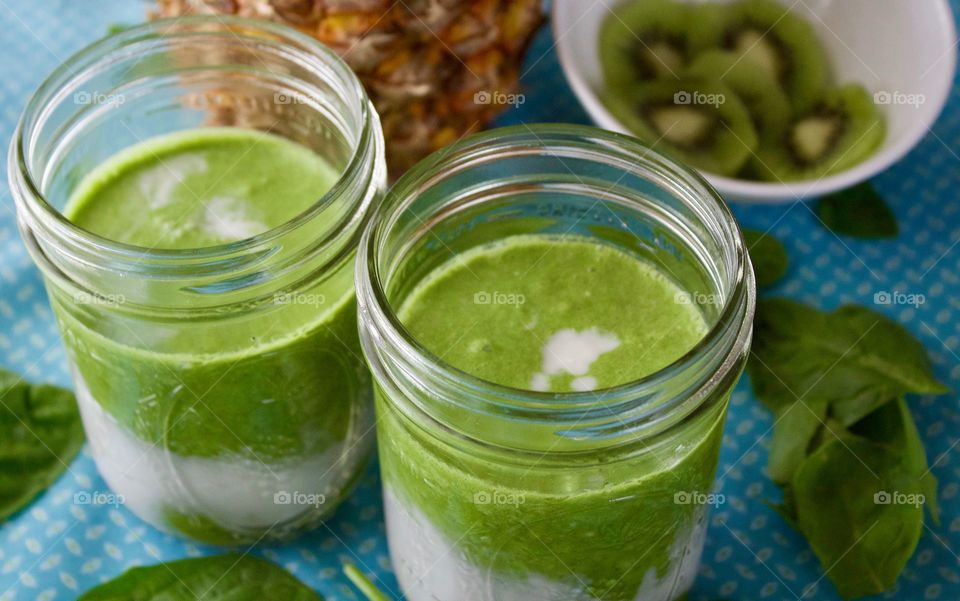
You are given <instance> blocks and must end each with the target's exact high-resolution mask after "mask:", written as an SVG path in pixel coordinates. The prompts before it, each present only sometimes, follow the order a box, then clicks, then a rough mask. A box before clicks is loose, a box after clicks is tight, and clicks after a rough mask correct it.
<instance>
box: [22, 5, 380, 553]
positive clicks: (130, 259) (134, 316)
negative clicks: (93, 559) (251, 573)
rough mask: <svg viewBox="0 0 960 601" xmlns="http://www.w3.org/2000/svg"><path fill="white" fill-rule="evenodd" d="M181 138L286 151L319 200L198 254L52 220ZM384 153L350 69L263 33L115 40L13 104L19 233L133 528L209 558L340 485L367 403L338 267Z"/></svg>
mask: <svg viewBox="0 0 960 601" xmlns="http://www.w3.org/2000/svg"><path fill="white" fill-rule="evenodd" d="M198 128H220V129H221V130H222V128H229V129H230V131H233V132H239V130H255V131H258V132H269V134H270V135H272V136H279V137H282V138H285V139H286V140H288V141H291V142H294V143H296V144H298V145H301V146H302V147H305V148H306V149H309V151H312V153H315V154H316V155H317V156H318V157H320V158H322V159H323V160H324V161H325V162H326V163H327V164H328V165H330V166H331V167H332V168H333V170H334V171H335V173H334V174H333V176H332V177H333V178H334V183H333V185H332V187H331V188H330V189H329V190H317V191H316V199H315V201H310V196H307V197H306V198H307V200H308V203H309V206H308V208H306V210H303V211H302V212H300V213H299V214H297V215H296V216H295V217H293V218H292V219H290V220H289V221H286V222H284V223H282V225H279V226H276V227H273V228H271V229H267V230H266V231H263V232H262V233H258V234H256V235H252V236H250V237H246V238H242V239H239V240H235V241H231V242H227V243H222V244H214V245H210V246H204V247H202V248H176V249H165V248H150V247H145V246H136V245H131V244H127V243H120V242H117V241H115V240H111V239H107V238H104V237H102V236H100V235H97V234H94V233H92V232H91V231H88V230H86V229H83V228H81V227H78V226H77V225H76V224H74V223H73V222H72V221H71V220H70V219H68V218H67V217H66V216H65V215H64V207H65V206H66V205H67V203H68V201H69V200H70V199H71V196H72V195H73V194H75V193H76V191H77V187H78V186H79V185H80V183H81V182H82V181H83V179H84V177H85V176H86V175H88V174H90V173H91V172H93V171H94V170H95V169H97V168H98V166H100V165H101V164H103V163H104V162H105V161H106V160H107V159H108V158H110V157H114V156H115V155H117V153H119V152H121V151H123V150H125V149H128V148H130V147H131V146H134V145H136V144H138V143H140V142H141V141H142V140H147V139H155V138H156V137H158V136H171V135H172V136H176V135H178V133H183V132H188V131H192V130H196V129H198ZM204 131H209V130H204ZM241 133H242V132H241ZM258 135H260V134H258ZM264 135H266V134H264ZM383 148H384V147H383V138H382V133H381V129H380V124H379V120H378V117H377V115H376V113H375V111H374V109H373V108H372V106H371V103H370V101H369V100H368V99H367V96H366V94H365V93H364V91H363V88H362V87H361V85H360V83H359V82H358V80H357V78H356V77H355V76H354V75H353V73H352V72H351V71H350V70H349V68H348V67H347V66H346V65H345V64H344V63H343V62H342V61H341V60H340V59H339V58H337V56H336V55H335V54H334V53H333V52H331V51H330V50H328V49H327V48H325V47H323V46H322V45H320V44H318V43H317V42H315V41H314V40H312V39H311V38H309V37H307V36H304V35H302V34H299V33H297V32H295V31H293V30H291V29H287V28H284V27H282V26H278V25H274V24H270V23H266V22H262V21H252V20H243V19H236V18H223V17H216V18H214V17H191V18H184V19H178V20H175V21H156V22H152V23H149V24H146V25H143V26H139V27H136V28H133V29H130V30H128V31H125V32H123V33H120V34H118V35H114V36H111V37H108V38H106V39H104V40H101V41H99V42H97V43H95V44H93V45H92V46H89V47H88V48H86V49H84V50H82V51H81V52H79V53H78V54H76V55H75V56H73V57H72V58H70V59H69V60H68V61H67V62H66V63H65V64H63V65H62V66H61V67H60V68H58V69H57V70H56V71H55V72H54V73H53V74H52V75H50V77H49V78H48V79H47V80H46V81H45V82H44V83H43V84H42V85H41V86H40V88H39V90H38V91H37V92H36V94H35V95H34V96H33V97H32V99H31V100H30V101H29V104H28V106H27V107H26V110H25V112H24V114H23V117H22V119H21V121H20V124H19V126H18V128H17V130H16V134H15V136H14V138H13V142H12V145H11V150H10V153H9V157H10V159H9V179H10V182H11V186H12V189H13V194H14V197H15V199H16V208H17V215H18V221H19V226H20V230H21V233H22V236H23V239H24V241H25V243H26V246H27V248H28V250H29V252H30V254H31V256H32V257H33V259H34V261H35V262H36V264H37V265H38V266H39V267H40V270H41V271H42V272H43V276H44V279H45V283H46V287H47V291H48V294H49V297H50V303H51V305H52V308H53V312H54V314H55V316H56V319H57V323H58V326H59V329H60V333H61V335H62V337H63V341H64V343H65V345H66V348H67V355H68V357H69V367H70V370H71V372H72V377H73V382H74V386H75V390H76V396H77V401H78V403H79V406H80V412H81V415H82V419H83V423H84V427H85V429H86V433H87V438H88V440H89V442H90V448H91V451H92V455H93V458H94V459H95V461H96V464H97V467H98V469H99V471H100V473H101V475H102V476H103V478H104V479H105V480H106V482H107V484H108V485H109V486H110V488H111V489H113V491H114V493H116V495H117V498H118V499H119V500H120V502H122V503H123V504H125V505H126V507H128V508H129V509H130V510H132V511H133V512H134V513H136V514H137V515H139V516H140V517H142V518H143V519H144V520H146V521H147V522H149V523H151V524H153V525H155V526H157V527H159V528H161V529H164V530H167V531H171V532H174V533H179V534H183V535H187V536H190V537H193V538H195V539H198V540H200V541H204V542H210V543H223V544H227V543H239V542H254V541H260V540H269V539H277V538H286V537H288V536H290V535H292V534H294V533H296V532H298V531H301V530H303V529H306V528H309V527H311V526H315V525H317V524H318V522H319V521H320V520H322V519H323V518H324V517H325V516H326V515H328V514H329V513H330V512H331V511H332V510H333V508H334V507H336V505H337V503H338V502H340V501H341V500H342V499H343V498H344V496H345V495H346V494H347V493H348V491H349V490H350V488H351V486H352V484H353V483H354V482H355V481H356V480H357V479H358V477H359V475H360V472H361V471H362V468H363V466H364V464H365V462H366V461H367V458H368V455H369V453H370V451H371V449H372V442H373V433H372V431H371V430H372V428H373V420H372V414H373V406H372V394H371V386H370V381H369V380H370V378H369V373H368V372H367V370H366V368H365V366H364V364H363V360H362V355H361V349H360V346H359V340H358V337H357V331H356V302H355V293H354V284H353V273H354V271H353V268H354V259H355V255H356V248H357V244H358V241H359V238H360V235H361V232H362V228H363V225H364V223H365V222H366V221H367V218H368V214H369V210H370V208H371V206H372V205H373V204H375V203H376V202H378V201H379V199H380V198H381V196H382V192H383V190H384V188H385V179H386V176H385V165H384V149H383ZM222 177H232V176H231V175H230V174H228V173H224V174H222ZM308 192H309V191H308ZM153 200H154V199H153V198H148V201H149V202H147V203H145V206H144V207H143V210H144V211H149V210H150V208H149V207H148V206H146V205H152V201H153ZM147 218H149V214H148V215H147Z"/></svg>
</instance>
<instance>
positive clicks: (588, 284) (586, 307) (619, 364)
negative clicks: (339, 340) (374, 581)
mask: <svg viewBox="0 0 960 601" xmlns="http://www.w3.org/2000/svg"><path fill="white" fill-rule="evenodd" d="M689 298H690V297H689V296H688V295H686V294H684V292H683V291H682V290H681V289H680V288H679V287H678V286H677V285H676V284H675V283H674V282H673V281H672V280H671V279H670V278H669V277H668V275H666V274H663V273H661V272H660V271H658V270H657V269H656V268H655V267H653V266H652V265H650V264H648V263H646V262H644V261H641V260H639V259H638V258H636V257H634V256H631V255H628V254H626V253H624V252H622V251H620V250H618V249H616V248H613V247H611V246H608V245H604V244H601V243H597V242H593V241H590V240H588V239H586V238H580V237H577V236H546V235H543V236H534V235H529V236H514V237H511V238H507V239H505V240H503V241H501V242H498V243H496V244H491V245H487V246H481V247H479V248H475V249H473V250H471V251H469V252H466V253H463V254H461V255H459V256H456V257H454V258H453V259H451V260H449V261H448V262H447V263H446V264H444V265H442V266H441V267H439V268H437V269H436V270H435V271H433V272H432V273H431V274H430V275H429V276H427V277H426V278H425V279H424V280H423V281H422V282H421V283H420V284H419V285H418V286H417V287H416V288H415V289H414V291H413V292H412V293H411V294H410V295H409V296H408V297H407V298H406V299H405V301H404V302H403V304H402V306H401V309H400V311H399V312H398V315H399V317H400V319H401V321H402V322H403V324H404V325H405V326H406V328H407V329H408V330H409V332H410V333H411V335H412V336H413V338H414V339H416V340H417V341H419V342H420V343H421V344H422V345H423V346H424V347H426V348H427V349H428V350H430V351H431V352H433V353H434V354H436V355H437V356H438V357H439V358H440V359H441V360H443V361H444V362H446V363H449V364H450V365H452V366H453V367H456V368H458V369H460V370H462V371H464V372H468V373H470V374H472V375H474V376H478V377H481V378H483V379H485V380H488V381H490V382H494V383H497V384H501V385H506V386H510V387H514V388H520V389H525V390H538V391H542V392H569V391H594V390H600V389H604V388H609V387H613V386H617V385H620V384H624V383H627V382H630V381H633V380H636V379H639V378H642V377H644V376H646V375H649V374H651V373H653V372H655V371H658V370H660V369H662V368H664V367H666V366H668V365H669V364H671V363H673V362H674V361H675V360H677V359H678V358H680V357H681V356H683V355H684V354H686V353H687V352H688V351H690V350H691V349H692V348H693V347H694V346H695V345H696V344H697V343H698V341H700V340H701V339H702V337H703V336H704V335H705V333H706V332H707V324H706V322H705V319H704V317H703V315H702V314H701V312H700V310H699V308H698V307H697V306H696V305H694V304H691V303H690V302H689ZM599 398H600V397H599V396H598V399H599ZM724 406H725V403H718V404H717V408H715V409H712V410H711V411H709V412H708V413H707V414H706V415H704V416H701V418H699V419H698V420H697V421H696V423H695V424H693V425H692V426H690V427H689V428H687V429H686V431H684V432H683V433H682V438H680V439H677V438H676V437H673V438H669V439H662V440H659V441H651V443H650V447H649V448H648V449H646V450H645V451H644V452H643V453H639V454H635V455H634V456H631V457H629V458H623V457H622V456H620V455H615V454H614V453H612V452H611V453H610V454H609V456H608V457H607V458H605V459H601V460H599V461H597V460H595V461H593V462H590V461H587V460H583V463H582V465H576V463H577V460H576V459H571V461H572V462H573V465H571V466H567V467H563V468H558V467H555V466H550V465H548V464H549V463H550V462H549V461H546V460H544V461H541V460H539V459H538V460H533V461H532V462H530V463H529V464H523V463H522V462H514V463H517V464H516V465H512V464H511V463H509V462H508V463H504V462H502V461H498V460H496V459H494V460H490V459H488V458H487V457H484V453H486V451H485V452H484V453H479V452H470V451H464V450H462V449H461V448H459V447H458V446H457V445H455V444H454V445H446V444H441V441H442V440H445V439H444V438H443V436H439V435H438V436H437V437H436V438H434V437H432V436H427V435H425V434H424V430H423V429H421V427H419V426H418V425H417V424H416V423H413V422H412V421H411V420H410V419H409V418H407V417H406V416H404V415H403V414H401V413H400V412H399V411H398V410H397V408H396V406H395V405H393V404H392V403H390V402H388V400H387V399H384V398H383V397H382V396H381V397H380V398H378V413H379V416H380V423H379V425H378V428H379V440H380V444H381V461H382V464H383V471H384V479H385V482H386V494H385V497H386V503H387V516H388V525H389V529H390V532H389V533H390V544H391V551H392V553H391V554H392V557H393V558H394V561H395V562H396V563H398V564H399V565H397V566H396V569H397V572H398V576H399V578H400V582H401V584H402V585H403V587H404V592H405V593H406V594H407V596H408V598H410V599H411V600H412V601H420V600H427V599H433V598H436V599H443V600H446V599H454V598H456V599H460V600H461V601H474V600H477V601H480V600H486V599H491V598H493V599H497V600H498V601H499V600H508V599H548V598H549V599H564V600H580V599H584V600H593V599H604V600H613V601H620V600H634V599H665V598H668V597H669V596H670V595H674V594H679V593H680V592H683V591H684V590H685V589H686V587H688V586H689V583H690V580H691V579H692V577H693V571H694V570H695V566H696V558H697V557H698V554H699V550H698V545H702V537H703V526H704V523H703V522H704V513H705V508H704V507H703V505H702V504H697V503H692V502H689V503H685V502H683V501H684V499H687V497H682V496H681V497H677V493H680V492H686V493H704V494H705V493H707V492H709V490H710V487H711V484H712V481H713V477H714V472H715V469H716V463H717V455H718V451H719V442H720V437H721V432H722V423H723V413H724V412H723V408H724ZM475 419H476V417H475V416H472V415H468V414H467V413H466V412H463V413H462V415H461V416H459V417H458V416H457V415H455V414H453V415H446V416H445V421H447V420H448V421H449V422H450V423H458V422H461V423H463V422H469V423H475V422H473V421H471V420H475ZM491 427H500V428H502V427H504V423H503V422H502V421H501V422H498V425H496V426H491ZM508 427H512V426H508ZM492 434H493V433H491V435H492ZM480 437H481V438H486V437H485V436H484V435H483V434H482V433H481V435H480ZM492 437H493V436H491V438H492ZM525 442H526V443H528V444H529V446H528V447H526V448H539V449H541V450H542V451H543V452H544V453H545V452H549V451H555V450H557V449H562V448H565V446H566V444H567V442H568V441H567V440H565V435H564V433H562V432H559V431H556V430H542V429H541V430H533V429H531V430H530V432H529V435H528V436H527V437H526V440H525ZM490 454H491V456H492V455H494V452H493V451H490ZM537 456H538V457H540V456H543V458H544V459H546V457H545V455H543V454H542V453H541V454H538V455H537ZM696 498H699V497H696ZM678 499H679V501H678ZM404 541H408V542H404ZM410 541H412V542H410ZM450 558H455V559H450ZM431 562H439V563H440V566H439V567H437V568H436V569H435V570H429V571H428V570H426V569H425V568H426V565H425V564H427V565H428V564H430V563H431ZM443 570H448V571H451V570H452V571H453V572H455V573H456V574H457V577H456V580H457V581H458V582H456V583H455V582H452V581H449V580H447V579H445V578H444V577H443V576H441V575H440V572H442V571H443ZM424 572H427V573H429V574H431V575H430V576H423V573H424ZM465 583H469V584H465Z"/></svg>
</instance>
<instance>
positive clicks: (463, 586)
mask: <svg viewBox="0 0 960 601" xmlns="http://www.w3.org/2000/svg"><path fill="white" fill-rule="evenodd" d="M383 505H384V515H385V518H386V522H387V542H388V543H389V547H390V560H391V562H392V563H393V569H394V572H395V573H396V575H397V580H398V581H399V583H400V588H401V589H402V591H403V593H404V595H405V598H406V599H408V600H409V601H599V600H598V599H596V598H595V597H593V596H592V595H590V594H588V593H586V592H584V590H583V589H584V588H585V587H584V586H582V584H581V583H580V582H579V581H578V580H577V578H576V577H574V576H573V575H572V574H571V577H570V580H571V581H572V583H571V582H557V581H553V580H550V579H547V578H545V577H543V576H541V575H539V574H528V575H527V577H526V578H525V579H520V578H518V577H517V576H516V575H515V574H498V573H496V572H494V571H492V570H490V569H489V568H484V567H482V566H478V565H476V564H474V563H472V562H471V561H470V560H469V559H468V558H467V557H466V556H465V555H464V554H463V553H462V552H461V551H460V550H459V549H457V548H456V543H455V542H451V541H450V539H449V538H448V537H447V536H445V535H444V534H443V533H442V532H440V531H439V530H438V529H437V527H436V526H434V525H433V523H432V522H431V521H430V519H429V518H428V517H427V516H426V515H424V513H423V512H422V511H420V510H419V509H418V508H417V507H415V506H413V505H411V504H410V503H408V502H406V501H404V500H402V499H401V498H400V497H399V496H398V494H397V493H394V492H393V491H392V490H391V488H390V486H389V485H388V484H386V483H384V487H383ZM705 540H706V512H705V511H704V513H703V514H702V515H701V519H699V520H698V521H697V523H696V524H695V525H694V527H693V531H692V534H691V536H690V537H689V538H684V537H678V539H677V541H675V543H674V545H673V547H674V548H673V549H672V552H671V555H672V556H673V557H676V558H677V559H676V561H675V562H674V564H673V565H671V569H670V571H669V572H668V573H667V574H664V575H663V577H662V578H657V574H656V570H655V569H654V568H650V570H649V571H648V572H647V573H646V574H645V575H644V579H643V582H642V584H641V585H640V588H639V590H638V591H637V594H636V596H635V597H634V601H672V600H673V599H675V598H676V597H678V596H679V595H681V594H683V593H684V592H686V591H687V590H689V589H690V587H691V586H692V585H693V580H694V578H695V577H696V574H697V568H698V565H699V563H700V555H701V554H702V552H703V545H704V542H705ZM544 552H545V553H546V552H548V551H547V550H546V549H544Z"/></svg>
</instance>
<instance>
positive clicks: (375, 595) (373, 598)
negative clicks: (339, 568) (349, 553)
mask: <svg viewBox="0 0 960 601" xmlns="http://www.w3.org/2000/svg"><path fill="white" fill-rule="evenodd" d="M343 573H344V574H346V576H347V578H349V579H350V582H352V583H353V585H354V586H355V587H357V588H358V589H360V592H361V593H363V595H364V596H365V597H366V598H367V599H369V601H390V599H388V598H387V596H386V595H385V594H383V591H381V590H380V589H379V588H377V586H376V585H375V584H374V583H373V582H371V581H370V579H369V578H367V577H366V575H365V574H364V573H363V572H361V571H360V570H359V569H357V566H355V565H353V564H352V563H344V564H343Z"/></svg>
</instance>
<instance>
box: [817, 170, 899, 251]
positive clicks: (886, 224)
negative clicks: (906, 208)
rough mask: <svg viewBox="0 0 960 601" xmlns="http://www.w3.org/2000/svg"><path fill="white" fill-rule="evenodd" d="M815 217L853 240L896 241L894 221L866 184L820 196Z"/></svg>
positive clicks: (884, 204) (895, 221)
mask: <svg viewBox="0 0 960 601" xmlns="http://www.w3.org/2000/svg"><path fill="white" fill-rule="evenodd" d="M816 211H817V216H818V217H820V221H822V222H823V224H824V225H825V226H826V227H827V228H828V229H830V230H831V231H833V232H835V233H837V234H840V235H843V236H853V237H855V238H896V236H897V233H898V232H899V227H898V226H897V218H896V217H895V216H894V214H893V211H892V210H890V207H889V206H887V203H886V202H885V201H884V200H883V197H882V196H880V194H879V193H878V192H877V190H876V188H874V187H873V185H872V184H871V183H869V182H865V183H862V184H859V185H857V186H853V187H852V188H847V189H846V190H841V191H840V192H835V193H834V194H830V195H827V196H824V197H823V198H821V199H820V200H819V201H818V202H817V209H816Z"/></svg>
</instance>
